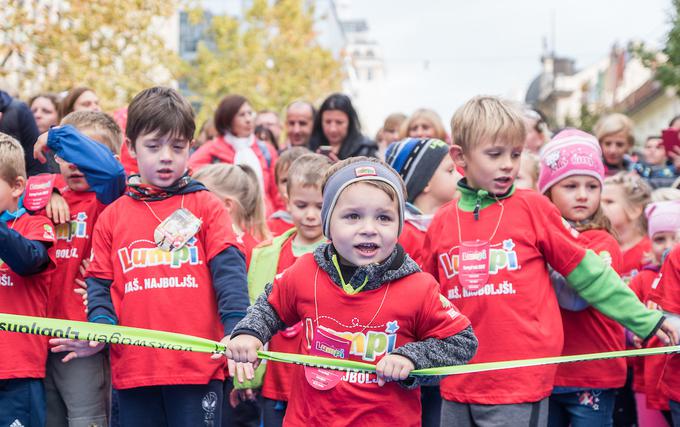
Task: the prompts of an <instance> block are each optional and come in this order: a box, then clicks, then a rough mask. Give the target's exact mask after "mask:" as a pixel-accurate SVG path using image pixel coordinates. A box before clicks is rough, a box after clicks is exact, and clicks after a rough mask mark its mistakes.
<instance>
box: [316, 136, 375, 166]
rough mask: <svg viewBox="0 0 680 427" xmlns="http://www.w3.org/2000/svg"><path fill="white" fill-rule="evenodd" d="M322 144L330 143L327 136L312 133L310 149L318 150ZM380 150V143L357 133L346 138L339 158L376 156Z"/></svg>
mask: <svg viewBox="0 0 680 427" xmlns="http://www.w3.org/2000/svg"><path fill="white" fill-rule="evenodd" d="M322 145H328V141H327V140H326V137H324V136H323V135H314V134H313V135H312V137H311V138H310V140H309V149H310V150H312V151H314V152H316V150H318V149H319V147H321V146H322ZM377 152H378V145H377V144H376V143H375V141H372V140H370V139H368V138H366V137H365V136H363V135H362V134H357V135H356V136H354V137H350V138H347V139H345V140H344V141H343V142H342V146H341V147H340V152H339V153H338V158H339V159H340V160H345V159H347V158H350V157H357V156H366V157H376V153H377Z"/></svg>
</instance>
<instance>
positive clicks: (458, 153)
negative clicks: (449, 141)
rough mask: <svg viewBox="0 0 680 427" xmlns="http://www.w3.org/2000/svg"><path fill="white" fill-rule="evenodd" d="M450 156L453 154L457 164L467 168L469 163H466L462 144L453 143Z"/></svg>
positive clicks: (452, 156)
mask: <svg viewBox="0 0 680 427" xmlns="http://www.w3.org/2000/svg"><path fill="white" fill-rule="evenodd" d="M449 156H451V158H452V159H453V162H454V163H455V164H456V166H460V167H461V168H463V169H465V167H466V166H467V165H466V164H465V155H464V154H463V147H461V146H460V145H452V146H451V148H449Z"/></svg>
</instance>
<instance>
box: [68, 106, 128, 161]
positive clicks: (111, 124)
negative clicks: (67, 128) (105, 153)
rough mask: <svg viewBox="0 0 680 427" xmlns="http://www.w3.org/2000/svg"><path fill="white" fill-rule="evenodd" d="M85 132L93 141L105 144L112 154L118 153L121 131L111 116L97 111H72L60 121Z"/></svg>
mask: <svg viewBox="0 0 680 427" xmlns="http://www.w3.org/2000/svg"><path fill="white" fill-rule="evenodd" d="M61 124H62V125H71V126H73V127H75V128H76V129H78V130H79V131H80V132H82V133H85V134H87V135H88V136H89V137H90V138H92V139H94V140H95V141H97V142H99V143H101V144H104V145H106V146H107V147H109V150H111V152H112V153H113V154H120V146H121V144H122V143H123V132H122V131H121V130H120V127H119V126H118V124H117V123H116V121H115V120H113V118H112V117H111V116H109V115H108V114H106V113H102V112H99V111H74V112H72V113H69V114H68V115H66V117H64V118H63V119H62V121H61Z"/></svg>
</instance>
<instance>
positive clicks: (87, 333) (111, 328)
mask: <svg viewBox="0 0 680 427" xmlns="http://www.w3.org/2000/svg"><path fill="white" fill-rule="evenodd" d="M0 331H7V332H18V333H23V334H33V335H43V336H49V337H56V338H71V339H75V340H84V341H98V342H103V343H108V344H122V345H134V346H140V347H149V348H158V349H165V350H176V351H194V352H201V353H224V352H225V350H226V348H225V346H224V345H222V344H220V343H219V342H217V341H212V340H209V339H205V338H199V337H194V336H191V335H184V334H178V333H174V332H165V331H154V330H150V329H141V328H131V327H127V326H117V325H103V324H99V323H88V322H77V321H73V320H62V319H50V318H43V317H31V316H20V315H15V314H3V313H0ZM679 351H680V345H676V346H667V347H655V348H643V349H636V350H623V351H610V352H605V353H591V354H576V355H572V356H556V357H543V358H538V359H523V360H508V361H500V362H488V363H473V364H469V365H460V366H444V367H441V368H429V369H417V370H414V371H412V372H411V375H456V374H469V373H474V372H484V371H495V370H500V369H512V368H524V367H528V366H539V365H550V364H558V363H569V362H583V361H588V360H601V359H613V358H618V357H634V356H652V355H657V354H669V353H676V352H679ZM258 355H259V357H260V358H261V359H266V360H272V361H275V362H284V363H296V364H301V365H305V366H312V367H318V368H326V369H337V370H344V371H357V372H375V365H371V364H370V363H363V362H355V361H351V360H343V359H331V358H327V357H319V356H307V355H301V354H290V353H277V352H272V351H260V352H258Z"/></svg>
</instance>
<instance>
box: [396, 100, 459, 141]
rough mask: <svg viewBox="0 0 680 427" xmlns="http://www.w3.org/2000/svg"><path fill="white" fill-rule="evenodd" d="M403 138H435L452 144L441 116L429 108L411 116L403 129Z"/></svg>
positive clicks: (403, 125)
mask: <svg viewBox="0 0 680 427" xmlns="http://www.w3.org/2000/svg"><path fill="white" fill-rule="evenodd" d="M401 137H402V138H434V139H440V140H442V141H446V142H448V143H450V142H451V140H450V138H449V136H448V135H447V134H446V130H445V129H444V123H443V122H442V119H441V117H439V114H437V113H435V112H434V111H432V110H429V109H427V108H420V109H418V110H416V111H415V112H413V114H411V117H409V118H408V120H406V121H405V122H404V123H403V124H402V128H401Z"/></svg>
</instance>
